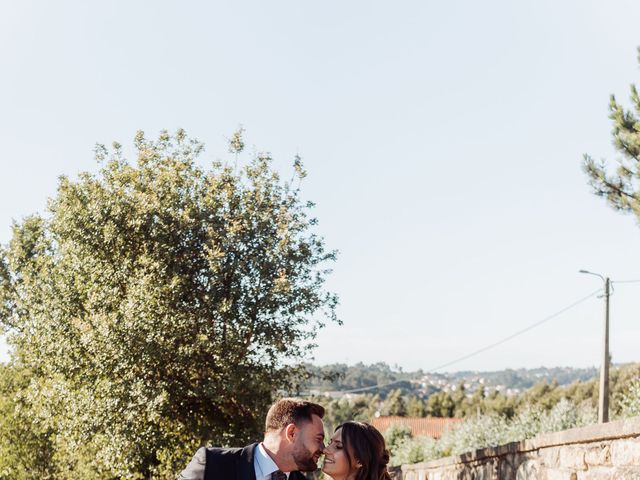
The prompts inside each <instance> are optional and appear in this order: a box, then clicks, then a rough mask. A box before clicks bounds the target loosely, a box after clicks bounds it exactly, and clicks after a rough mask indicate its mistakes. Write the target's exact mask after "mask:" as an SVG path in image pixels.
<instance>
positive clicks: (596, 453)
mask: <svg viewBox="0 0 640 480" xmlns="http://www.w3.org/2000/svg"><path fill="white" fill-rule="evenodd" d="M584 461H585V463H586V464H587V465H588V466H590V467H591V466H600V465H611V446H610V445H609V444H608V443H601V444H598V445H594V446H591V447H588V448H587V450H586V451H585V453H584Z"/></svg>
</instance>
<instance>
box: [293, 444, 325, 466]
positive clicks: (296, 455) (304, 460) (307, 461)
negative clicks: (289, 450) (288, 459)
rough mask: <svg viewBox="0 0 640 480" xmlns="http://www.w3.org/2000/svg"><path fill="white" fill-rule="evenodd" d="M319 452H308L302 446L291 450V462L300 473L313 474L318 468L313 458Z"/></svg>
mask: <svg viewBox="0 0 640 480" xmlns="http://www.w3.org/2000/svg"><path fill="white" fill-rule="evenodd" d="M317 453H319V452H313V453H312V452H310V451H309V450H307V449H306V448H305V447H304V445H300V446H298V447H294V448H293V454H292V455H293V461H294V462H296V466H297V467H298V469H299V470H300V471H301V472H313V471H314V470H316V469H317V468H318V464H317V463H316V461H315V460H314V459H313V457H314V456H315V455H316V454H317Z"/></svg>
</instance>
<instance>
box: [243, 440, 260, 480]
mask: <svg viewBox="0 0 640 480" xmlns="http://www.w3.org/2000/svg"><path fill="white" fill-rule="evenodd" d="M257 446H258V444H257V443H254V444H252V445H249V446H247V447H244V448H243V449H242V453H241V454H240V468H239V469H238V480H256V470H255V467H254V466H253V451H254V449H255V448H256V447H257Z"/></svg>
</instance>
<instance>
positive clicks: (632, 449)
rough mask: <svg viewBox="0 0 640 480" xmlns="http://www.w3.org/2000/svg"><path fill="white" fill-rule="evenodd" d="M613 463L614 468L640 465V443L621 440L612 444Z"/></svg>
mask: <svg viewBox="0 0 640 480" xmlns="http://www.w3.org/2000/svg"><path fill="white" fill-rule="evenodd" d="M611 463H612V464H613V466H614V467H624V466H628V465H640V441H638V440H635V439H634V440H619V441H617V442H613V443H612V444H611Z"/></svg>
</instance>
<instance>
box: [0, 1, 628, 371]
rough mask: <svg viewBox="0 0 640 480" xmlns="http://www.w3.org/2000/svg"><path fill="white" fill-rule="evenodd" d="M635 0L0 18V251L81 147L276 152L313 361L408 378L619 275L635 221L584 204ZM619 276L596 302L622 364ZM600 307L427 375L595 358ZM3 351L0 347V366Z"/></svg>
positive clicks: (206, 7) (16, 11) (128, 9)
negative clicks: (191, 143) (588, 164)
mask: <svg viewBox="0 0 640 480" xmlns="http://www.w3.org/2000/svg"><path fill="white" fill-rule="evenodd" d="M639 20H640V3H638V2H634V1H621V0H612V1H607V2H604V1H601V2H595V1H584V0H573V1H569V0H567V1H563V2H558V1H548V0H537V1H535V2H534V1H525V2H512V1H492V0H488V1H485V2H476V1H472V0H468V1H451V2H434V1H399V2H379V1H351V2H336V1H324V2H300V1H278V0H275V1H271V2H263V1H258V0H255V1H234V2H230V1H221V2H198V1H193V2H168V1H154V2H130V1H127V2H124V1H111V2H79V1H77V2H72V1H60V2H45V1H28V0H26V1H23V2H0V62H1V64H2V75H0V145H1V147H2V151H1V154H0V243H1V244H6V243H7V242H8V241H9V239H10V236H11V224H12V222H13V221H20V219H22V218H23V217H24V216H25V215H29V214H31V213H36V212H40V213H42V212H44V211H45V209H46V201H47V198H48V197H51V196H53V195H55V191H56V185H57V182H58V177H59V176H60V175H67V176H70V177H72V178H74V177H76V176H77V174H78V173H79V172H81V171H96V170H97V165H96V163H95V161H94V159H93V153H92V151H93V148H94V145H95V144H96V143H105V144H109V143H111V142H112V141H114V140H116V141H119V142H121V143H122V144H124V145H125V146H129V147H130V146H131V145H132V140H133V137H134V134H135V132H136V130H138V129H142V130H144V131H145V132H146V133H147V134H148V135H149V136H150V137H153V136H155V135H157V134H158V132H159V131H160V130H161V129H168V130H170V131H175V130H176V129H177V128H184V129H186V131H187V132H188V133H189V134H190V135H191V136H194V137H196V138H199V139H200V140H202V141H203V142H204V143H205V144H206V151H205V154H204V155H203V164H205V165H206V164H207V163H208V162H210V161H212V160H215V159H220V158H225V155H226V149H227V147H226V138H228V137H229V136H230V135H231V133H232V132H233V131H234V130H236V129H237V128H238V126H239V125H242V126H243V127H244V128H245V129H246V136H245V139H246V142H247V144H248V145H249V146H250V148H251V149H254V150H256V151H269V152H271V153H272V155H273V156H274V158H275V166H276V168H278V169H279V170H280V171H282V172H289V171H290V165H291V163H292V161H293V158H294V156H295V155H296V154H299V155H300V156H301V157H302V159H303V162H304V164H305V167H306V169H307V170H308V173H309V176H308V177H307V179H306V182H305V184H304V185H303V195H304V197H305V198H306V199H309V200H313V201H314V202H315V203H316V205H317V206H316V208H315V214H316V216H317V217H318V219H319V225H318V230H317V231H318V232H319V233H320V234H322V235H323V236H324V238H325V240H326V244H327V246H328V247H330V248H335V249H337V250H338V251H339V252H340V253H339V257H338V261H337V262H336V263H335V265H334V273H333V274H332V276H331V277H330V279H329V281H328V283H327V287H328V288H329V289H330V290H332V291H334V292H336V293H338V295H339V296H340V306H339V309H338V314H339V316H340V318H341V319H342V320H343V321H344V325H343V326H338V325H329V326H327V327H326V328H325V329H324V330H323V331H321V332H320V334H319V336H318V338H317V344H318V347H317V349H316V350H315V357H314V360H313V361H314V362H315V363H317V364H327V363H334V362H345V363H349V364H353V363H356V362H360V361H362V362H365V363H372V362H378V361H384V362H387V363H389V364H391V365H396V366H398V367H401V368H403V369H405V370H416V369H419V368H421V369H423V370H430V369H433V368H436V367H438V366H440V365H442V364H446V363H449V362H452V361H454V360H456V359H459V358H461V357H464V356H466V355H468V354H469V353H471V352H474V351H476V350H478V349H480V348H482V347H484V346H486V345H490V344H492V343H494V342H496V341H498V340H500V339H502V338H504V337H508V336H509V335H511V334H512V333H514V332H517V331H519V330H522V329H525V328H526V327H528V326H529V325H532V324H534V323H536V322H539V321H541V320H543V319H545V318H547V317H548V316H549V315H552V314H554V313H556V312H558V311H560V310H562V309H564V308H565V307H567V306H568V305H571V304H573V303H574V302H576V301H577V300H579V299H581V298H583V297H585V296H586V295H588V294H589V293H591V292H593V291H594V290H596V289H597V288H599V287H600V286H601V285H602V282H601V280H600V279H599V278H597V277H595V276H588V275H581V274H579V273H578V270H580V269H588V270H591V271H594V272H598V273H601V274H602V275H606V276H610V277H611V278H612V279H614V280H634V279H640V265H639V260H640V258H639V255H638V253H639V249H638V246H639V241H640V228H639V226H638V222H637V221H636V219H635V218H634V217H633V216H629V215H622V214H620V213H618V212H615V211H614V210H612V209H611V208H610V207H608V206H607V205H606V204H605V202H604V201H603V199H601V198H598V197H596V196H595V195H593V194H592V192H591V191H590V189H589V186H588V185H587V180H586V177H585V175H584V174H583V172H582V171H581V161H582V156H583V154H584V153H589V154H591V155H592V156H594V157H595V158H605V159H608V160H611V161H613V160H615V159H616V158H617V157H618V155H617V153H616V151H615V149H614V148H613V146H612V144H611V135H610V132H611V122H610V120H609V119H608V101H609V95H610V94H612V93H613V94H615V95H616V97H617V98H618V99H619V100H620V101H622V102H623V103H624V104H625V105H628V104H629V102H628V97H629V86H630V85H631V84H632V83H633V82H636V81H637V80H638V79H639V75H638V73H639V70H638V62H637V59H636V56H637V52H636V48H637V47H638V46H640V31H639V30H638V28H637V25H638V21H639ZM639 312H640V283H620V284H616V285H615V292H614V294H613V296H612V297H611V333H610V338H611V347H610V348H611V352H612V357H613V361H614V362H630V361H640V353H638V349H637V345H638V340H639V339H640V322H638V313H639ZM602 321H603V299H602V298H597V297H596V296H593V297H591V298H589V299H587V300H585V301H584V302H582V303H580V304H578V305H577V306H575V307H574V308H572V309H570V310H569V311H567V312H565V313H563V314H561V315H559V316H557V317H555V318H553V319H551V320H549V321H547V322H545V323H543V324H542V325H540V326H539V327H537V328H535V329H532V330H530V331H528V332H526V333H524V334H522V335H520V336H518V337H516V338H513V339H511V340H509V341H507V342H504V343H503V344H501V345H499V346H497V347H495V348H493V349H490V350H488V351H486V352H483V353H482V354H479V355H476V356H473V357H471V358H468V359H466V360H463V361H460V362H457V363H455V364H452V365H450V366H448V367H446V368H445V370H449V371H453V370H498V369H504V368H520V367H527V368H532V367H538V366H549V367H550V366H574V367H584V366H597V365H598V364H599V361H600V356H601V337H602ZM7 358H8V349H7V347H6V345H4V344H0V359H4V360H6V359H7Z"/></svg>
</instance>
